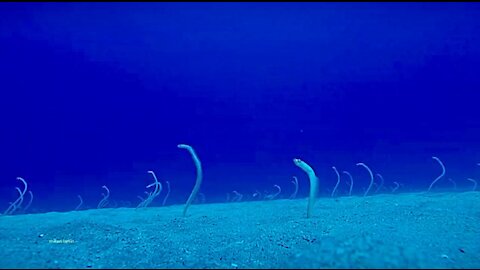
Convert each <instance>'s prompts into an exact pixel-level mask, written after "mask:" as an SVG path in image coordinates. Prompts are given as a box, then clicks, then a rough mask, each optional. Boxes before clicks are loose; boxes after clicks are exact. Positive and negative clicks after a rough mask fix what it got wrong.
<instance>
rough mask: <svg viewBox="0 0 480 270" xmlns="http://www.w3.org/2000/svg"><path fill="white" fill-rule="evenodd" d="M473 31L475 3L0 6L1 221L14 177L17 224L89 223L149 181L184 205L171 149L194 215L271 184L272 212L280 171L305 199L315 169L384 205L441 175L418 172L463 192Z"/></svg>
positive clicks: (473, 117)
mask: <svg viewBox="0 0 480 270" xmlns="http://www.w3.org/2000/svg"><path fill="white" fill-rule="evenodd" d="M479 18H480V5H479V4H478V3H431V4H429V3H358V4H354V3H148V4H147V3H115V4H113V3H112V4H110V3H35V4H33V3H30V4H23V3H22V4H20V3H3V4H0V120H1V121H0V164H1V165H0V206H2V207H4V208H5V209H7V208H8V206H9V204H8V203H9V202H13V201H14V200H16V198H17V197H18V194H17V191H16V190H15V187H20V188H23V186H22V184H21V183H20V182H19V181H17V180H16V177H18V176H20V177H23V178H24V179H25V180H26V181H27V182H28V185H29V186H28V189H29V190H30V191H32V192H33V194H34V200H33V202H32V205H31V207H30V208H29V209H28V211H27V212H28V213H36V212H49V211H71V210H73V209H75V207H76V205H77V204H78V198H77V195H81V196H82V198H83V201H84V203H85V205H84V207H85V208H96V206H97V204H98V203H99V201H100V200H101V199H102V195H101V193H102V192H105V190H104V189H103V188H102V186H103V185H106V186H108V188H109V189H110V192H111V194H110V199H111V201H112V204H111V205H108V206H107V207H113V206H115V205H116V206H121V205H127V204H128V203H129V205H132V206H135V205H137V204H138V203H139V201H138V199H137V196H144V195H145V194H144V191H145V190H147V189H146V188H145V186H146V185H148V184H150V183H152V178H151V176H150V175H149V174H148V173H147V171H148V170H153V171H155V173H156V175H157V176H158V178H159V181H160V182H162V183H163V185H164V187H165V183H166V181H169V182H170V183H171V189H172V190H171V194H170V196H169V200H168V201H167V203H166V204H167V205H171V204H183V203H185V201H186V200H187V198H188V196H189V195H190V192H191V189H192V187H193V185H194V182H195V167H194V165H193V162H192V159H191V157H190V156H189V154H188V153H187V152H186V151H184V150H182V149H178V148H177V145H178V144H189V145H191V146H192V147H193V148H194V149H195V150H196V152H197V154H198V156H199V158H200V159H201V161H202V166H203V171H204V180H203V183H202V187H201V192H202V193H204V195H205V199H206V201H207V202H224V201H225V200H226V193H231V192H232V191H233V190H236V191H238V192H241V193H243V194H246V195H251V194H253V193H254V192H255V190H259V191H261V192H262V193H263V192H266V193H273V192H275V191H276V189H275V188H274V185H279V186H281V187H282V188H283V191H284V193H282V194H281V195H282V196H283V198H287V197H288V196H289V195H290V194H291V192H292V190H293V185H292V184H291V182H290V181H291V180H292V176H294V175H296V176H297V177H302V180H301V181H307V180H306V178H305V174H304V172H302V171H300V170H299V168H298V167H296V166H295V165H294V164H293V162H292V160H293V158H301V159H302V160H305V161H307V162H308V163H309V164H311V165H312V166H313V167H314V168H315V171H316V173H317V175H318V177H319V178H320V180H321V189H320V196H329V195H330V192H331V190H332V189H333V187H334V186H335V184H336V175H335V172H334V171H333V170H332V168H331V167H332V166H335V167H336V168H338V170H339V171H340V172H341V171H344V170H346V171H349V172H350V173H352V175H353V176H354V178H355V181H356V182H355V188H354V194H363V192H364V188H366V187H368V185H369V181H370V179H369V175H368V173H367V172H366V171H365V170H364V169H362V168H359V167H358V166H356V165H355V164H356V163H358V162H363V163H365V164H368V166H370V168H372V170H373V171H374V173H380V174H382V175H383V177H384V178H385V184H384V185H385V189H384V190H383V192H390V191H391V188H392V187H393V186H394V184H393V182H394V181H396V182H400V183H402V184H403V186H402V187H401V190H403V191H425V190H426V189H427V188H428V186H429V185H430V183H431V182H432V181H433V180H434V179H435V178H436V177H437V176H439V175H440V173H441V172H442V170H441V167H440V166H439V165H438V163H437V162H436V161H435V160H433V159H432V156H435V157H438V158H440V159H441V160H442V162H443V163H444V165H445V167H446V174H445V177H444V179H443V180H441V181H439V182H438V183H437V185H436V186H435V189H436V190H446V189H447V190H451V189H452V187H453V186H452V183H451V182H449V181H446V179H447V178H452V179H453V180H454V181H455V182H456V184H457V190H458V191H466V190H470V189H471V188H472V183H471V182H469V181H467V180H466V179H467V178H473V179H477V180H478V179H480V166H477V163H478V162H480V154H479V153H480V151H479V150H480V141H479V138H480V117H479V116H480V114H479V104H480V103H479V100H480V98H479V97H480V94H479V92H478V91H479V89H480V76H478V74H479V64H480V30H479V29H480V19H479ZM344 176H345V175H342V182H341V184H340V186H339V192H340V196H341V195H342V194H343V195H345V193H346V192H347V190H348V186H347V185H346V183H345V182H344V181H346V180H345V179H346V178H343V177H344ZM375 181H378V179H376V180H375ZM303 183H307V182H303ZM399 191H400V190H399ZM307 194H308V188H307V187H306V186H305V185H303V187H301V188H300V190H299V196H303V197H306V196H307ZM163 195H164V194H162V196H161V197H159V199H157V200H155V201H153V202H152V204H151V206H161V204H162V199H163ZM25 200H27V198H25ZM3 211H4V210H2V211H1V212H2V213H3Z"/></svg>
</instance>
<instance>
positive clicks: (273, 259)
mask: <svg viewBox="0 0 480 270" xmlns="http://www.w3.org/2000/svg"><path fill="white" fill-rule="evenodd" d="M306 209H307V201H306V199H298V200H276V201H261V202H260V201H258V202H240V203H225V204H202V205H192V206H191V207H190V208H189V211H188V214H187V217H185V218H183V217H182V216H181V215H182V210H183V206H182V205H179V206H170V207H160V208H146V209H131V208H117V209H100V210H96V209H95V210H85V211H77V212H68V213H46V214H29V215H16V216H1V217H0V267H1V268H320V267H323V268H325V267H330V268H332V267H333V268H479V267H480V192H466V193H430V194H399V195H376V196H369V197H366V198H363V197H342V198H339V199H331V198H321V199H318V201H317V203H316V205H315V211H314V215H313V217H312V218H310V219H307V218H306Z"/></svg>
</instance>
